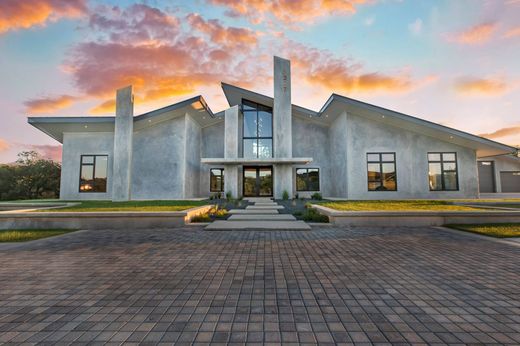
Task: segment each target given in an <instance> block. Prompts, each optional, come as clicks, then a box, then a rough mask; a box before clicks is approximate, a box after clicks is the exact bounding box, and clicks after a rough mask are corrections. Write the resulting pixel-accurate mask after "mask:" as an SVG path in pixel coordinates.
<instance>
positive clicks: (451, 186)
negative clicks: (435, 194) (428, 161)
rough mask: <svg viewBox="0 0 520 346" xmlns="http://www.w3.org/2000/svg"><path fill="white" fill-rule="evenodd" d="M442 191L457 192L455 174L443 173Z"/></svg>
mask: <svg viewBox="0 0 520 346" xmlns="http://www.w3.org/2000/svg"><path fill="white" fill-rule="evenodd" d="M444 189H446V190H457V173H456V172H444Z"/></svg>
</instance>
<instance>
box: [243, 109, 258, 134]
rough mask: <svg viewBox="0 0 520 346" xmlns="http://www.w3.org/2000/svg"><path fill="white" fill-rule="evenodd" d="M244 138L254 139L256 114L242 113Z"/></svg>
mask: <svg viewBox="0 0 520 346" xmlns="http://www.w3.org/2000/svg"><path fill="white" fill-rule="evenodd" d="M244 137H256V112H244Z"/></svg>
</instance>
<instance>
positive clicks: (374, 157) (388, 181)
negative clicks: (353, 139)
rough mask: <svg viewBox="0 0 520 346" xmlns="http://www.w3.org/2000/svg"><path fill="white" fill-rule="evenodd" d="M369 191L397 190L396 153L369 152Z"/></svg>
mask: <svg viewBox="0 0 520 346" xmlns="http://www.w3.org/2000/svg"><path fill="white" fill-rule="evenodd" d="M367 168H368V174H367V175H368V191H396V190H397V176H396V172H395V153H368V154H367Z"/></svg>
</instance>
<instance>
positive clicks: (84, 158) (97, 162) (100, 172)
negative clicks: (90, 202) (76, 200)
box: [79, 155, 108, 192]
mask: <svg viewBox="0 0 520 346" xmlns="http://www.w3.org/2000/svg"><path fill="white" fill-rule="evenodd" d="M107 170H108V156H107V155H81V168H80V173H79V192H107Z"/></svg>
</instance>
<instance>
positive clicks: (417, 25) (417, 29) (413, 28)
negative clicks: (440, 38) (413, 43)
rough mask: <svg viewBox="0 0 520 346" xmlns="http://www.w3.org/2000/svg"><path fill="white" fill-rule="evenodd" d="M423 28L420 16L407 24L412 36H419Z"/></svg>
mask: <svg viewBox="0 0 520 346" xmlns="http://www.w3.org/2000/svg"><path fill="white" fill-rule="evenodd" d="M422 29H423V21H422V19H421V18H417V19H416V20H415V21H413V22H412V23H410V24H408V30H410V32H411V33H412V35H414V36H419V35H421V34H422Z"/></svg>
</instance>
